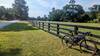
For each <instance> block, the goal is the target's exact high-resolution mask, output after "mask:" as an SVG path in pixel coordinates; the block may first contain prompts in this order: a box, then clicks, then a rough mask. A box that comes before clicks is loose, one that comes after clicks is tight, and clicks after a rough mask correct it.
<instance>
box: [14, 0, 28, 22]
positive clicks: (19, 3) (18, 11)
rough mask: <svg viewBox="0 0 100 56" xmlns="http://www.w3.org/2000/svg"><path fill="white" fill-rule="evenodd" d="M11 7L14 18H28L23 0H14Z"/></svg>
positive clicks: (26, 7)
mask: <svg viewBox="0 0 100 56" xmlns="http://www.w3.org/2000/svg"><path fill="white" fill-rule="evenodd" d="M13 9H14V15H15V17H16V18H18V19H19V18H20V19H21V20H24V19H26V18H28V6H26V2H25V0H15V3H14V4H13Z"/></svg>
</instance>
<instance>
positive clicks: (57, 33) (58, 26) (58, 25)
mask: <svg viewBox="0 0 100 56" xmlns="http://www.w3.org/2000/svg"><path fill="white" fill-rule="evenodd" d="M57 35H58V36H59V24H57Z"/></svg>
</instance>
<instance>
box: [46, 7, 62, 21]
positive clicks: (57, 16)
mask: <svg viewBox="0 0 100 56" xmlns="http://www.w3.org/2000/svg"><path fill="white" fill-rule="evenodd" d="M62 15H63V11H62V10H60V9H55V8H53V9H52V11H51V12H49V15H48V17H49V20H51V21H61V18H62Z"/></svg>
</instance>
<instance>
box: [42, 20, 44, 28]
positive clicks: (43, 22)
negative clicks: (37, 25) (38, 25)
mask: <svg viewBox="0 0 100 56" xmlns="http://www.w3.org/2000/svg"><path fill="white" fill-rule="evenodd" d="M42 29H43V30H44V22H42Z"/></svg>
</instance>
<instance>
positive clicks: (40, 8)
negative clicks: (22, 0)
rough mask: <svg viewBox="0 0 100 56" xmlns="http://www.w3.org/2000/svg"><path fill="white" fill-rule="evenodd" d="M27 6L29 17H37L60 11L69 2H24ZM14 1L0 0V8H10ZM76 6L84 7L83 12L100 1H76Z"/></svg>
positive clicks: (50, 0) (40, 0)
mask: <svg viewBox="0 0 100 56" xmlns="http://www.w3.org/2000/svg"><path fill="white" fill-rule="evenodd" d="M26 2H27V5H28V6H29V16H30V17H37V16H43V15H44V14H46V15H48V13H49V11H51V9H52V8H53V7H55V8H57V9H62V7H63V6H64V5H66V4H68V2H69V0H26ZM12 3H14V0H0V6H5V7H6V8H9V7H12ZM76 3H77V4H80V5H82V6H84V9H85V10H88V7H91V6H92V5H93V4H100V0H76Z"/></svg>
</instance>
